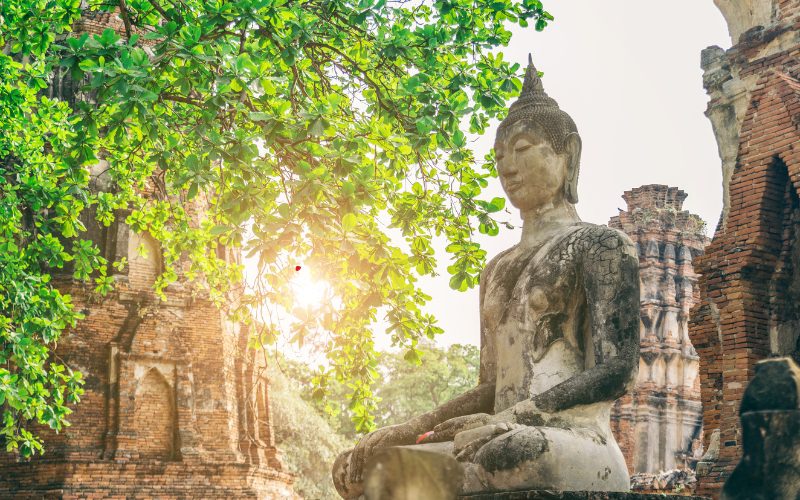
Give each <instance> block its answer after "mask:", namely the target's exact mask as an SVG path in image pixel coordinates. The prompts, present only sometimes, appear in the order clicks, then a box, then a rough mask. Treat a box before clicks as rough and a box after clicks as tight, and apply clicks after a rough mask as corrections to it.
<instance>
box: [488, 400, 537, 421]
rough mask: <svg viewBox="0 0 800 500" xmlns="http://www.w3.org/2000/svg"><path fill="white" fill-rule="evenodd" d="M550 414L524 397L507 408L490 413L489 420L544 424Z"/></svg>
mask: <svg viewBox="0 0 800 500" xmlns="http://www.w3.org/2000/svg"><path fill="white" fill-rule="evenodd" d="M550 417H551V414H550V413H548V412H546V411H544V410H542V409H541V408H539V407H538V406H536V403H535V402H534V401H533V400H532V399H525V400H523V401H520V402H519V403H517V404H515V405H514V406H512V407H511V408H507V409H505V410H503V411H501V412H500V413H497V414H495V415H492V417H491V419H490V422H493V423H501V422H510V423H515V424H521V425H527V426H534V427H537V426H542V425H546V424H547V421H548V420H549V419H550Z"/></svg>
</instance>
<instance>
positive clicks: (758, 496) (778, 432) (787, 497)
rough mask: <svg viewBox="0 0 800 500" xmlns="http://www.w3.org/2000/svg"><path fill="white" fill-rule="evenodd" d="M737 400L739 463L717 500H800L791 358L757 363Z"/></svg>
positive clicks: (796, 379) (798, 409)
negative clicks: (745, 388) (741, 452)
mask: <svg viewBox="0 0 800 500" xmlns="http://www.w3.org/2000/svg"><path fill="white" fill-rule="evenodd" d="M755 371H756V374H755V376H754V377H753V380H752V381H751V382H750V384H748V386H747V390H746V391H745V393H744V397H743V398H742V405H741V412H740V413H741V417H742V448H743V450H744V454H743V456H742V460H741V461H740V462H739V465H737V466H736V468H735V469H734V471H733V473H732V474H731V476H730V477H729V478H728V480H727V481H726V482H725V487H724V488H723V490H722V500H768V499H769V500H796V499H797V498H800V370H798V368H797V365H795V363H794V362H793V361H792V360H791V359H790V358H781V359H770V360H765V361H761V362H760V363H758V364H757V365H756V370H755Z"/></svg>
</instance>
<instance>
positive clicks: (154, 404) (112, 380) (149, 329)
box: [103, 300, 200, 461]
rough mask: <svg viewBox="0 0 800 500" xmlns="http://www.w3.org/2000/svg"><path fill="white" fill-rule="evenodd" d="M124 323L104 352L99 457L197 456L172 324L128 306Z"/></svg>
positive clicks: (186, 381)
mask: <svg viewBox="0 0 800 500" xmlns="http://www.w3.org/2000/svg"><path fill="white" fill-rule="evenodd" d="M129 311H130V314H129V319H131V321H127V322H126V324H125V325H124V326H123V330H122V331H121V333H120V335H118V336H117V337H116V338H115V339H114V340H113V341H112V342H110V343H109V350H108V356H109V359H108V381H109V384H108V387H109V392H108V399H107V404H106V407H107V411H106V434H105V450H104V453H103V457H104V458H107V459H115V460H126V459H128V460H159V461H182V460H186V459H187V457H191V456H196V455H198V454H199V453H200V450H199V444H198V439H197V436H198V433H197V430H196V425H195V418H194V406H195V405H194V395H193V389H192V379H193V376H192V368H191V363H189V362H188V360H189V356H188V353H187V352H186V349H185V348H184V346H183V343H182V342H181V340H180V339H181V332H180V331H179V330H178V329H176V328H174V327H173V326H172V324H173V323H174V322H177V320H179V319H180V318H173V321H172V322H171V321H169V320H168V319H167V318H164V317H161V316H159V315H157V314H153V313H149V312H148V308H147V305H146V304H143V303H142V302H137V301H135V300H130V301H129Z"/></svg>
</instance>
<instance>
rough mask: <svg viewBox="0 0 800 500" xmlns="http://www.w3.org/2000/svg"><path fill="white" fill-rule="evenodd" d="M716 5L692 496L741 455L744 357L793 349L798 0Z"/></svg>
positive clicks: (713, 485)
mask: <svg viewBox="0 0 800 500" xmlns="http://www.w3.org/2000/svg"><path fill="white" fill-rule="evenodd" d="M715 3H716V4H717V6H718V7H719V8H720V10H721V11H722V13H723V15H724V16H725V19H726V21H727V22H728V27H729V31H730V34H731V39H732V42H733V44H734V45H733V47H731V48H730V49H728V50H727V51H723V50H722V49H720V48H719V47H710V48H708V49H706V50H704V51H703V55H702V65H703V69H704V75H703V83H704V86H705V88H706V90H707V92H708V94H709V96H710V102H709V105H708V110H707V112H706V114H707V115H708V117H709V118H710V120H711V123H712V125H713V127H714V133H715V135H716V138H717V142H718V145H719V152H720V157H721V160H722V172H723V192H724V208H723V212H722V216H721V218H720V221H719V225H718V227H717V230H716V234H715V235H714V238H713V240H712V242H711V244H710V245H709V246H708V247H707V248H706V255H705V256H704V257H703V258H701V259H700V260H698V261H696V262H695V270H696V271H697V272H698V273H699V274H701V275H702V276H701V278H700V280H699V285H700V295H701V302H700V303H699V305H698V306H697V307H696V308H695V309H694V310H693V313H692V320H691V324H690V337H691V339H692V343H693V344H694V346H695V348H696V349H697V352H698V354H699V355H700V382H701V395H702V401H703V426H704V429H705V436H706V440H707V441H708V440H709V439H710V438H711V437H712V436H713V435H714V434H715V431H716V433H717V434H718V437H719V448H718V450H711V452H712V453H709V455H708V456H707V457H705V458H704V460H703V462H701V465H702V467H698V482H699V486H698V493H700V494H714V495H718V493H719V491H720V489H721V487H722V483H723V482H724V480H725V478H726V477H727V476H728V475H729V474H730V472H731V471H732V470H733V468H734V467H735V465H736V464H737V462H738V461H739V458H740V457H741V453H742V448H741V445H742V436H741V429H740V425H739V404H740V402H741V398H742V394H743V392H744V390H745V388H746V386H747V383H748V381H749V380H750V379H751V378H752V377H753V366H754V364H755V363H756V362H757V361H759V360H761V359H763V358H765V357H768V356H770V355H791V356H794V357H795V358H797V357H798V348H799V347H800V344H799V343H798V334H800V328H799V327H800V267H798V266H799V265H800V242H798V235H799V234H800V232H799V230H800V227H798V222H800V200H799V199H798V186H800V131H798V126H799V125H800V2H797V1H796V0H763V1H753V0H749V1H748V0H735V1H734V0H715ZM715 440H716V438H715ZM706 444H707V445H708V443H706Z"/></svg>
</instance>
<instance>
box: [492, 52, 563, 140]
mask: <svg viewBox="0 0 800 500" xmlns="http://www.w3.org/2000/svg"><path fill="white" fill-rule="evenodd" d="M519 121H526V122H530V123H531V124H537V125H540V126H541V127H542V128H543V129H544V132H545V133H546V134H547V135H548V137H549V138H550V141H551V143H552V145H553V147H554V148H555V149H556V150H557V151H559V152H560V151H561V150H562V147H563V145H564V139H565V138H566V136H567V135H568V134H569V133H572V132H577V128H576V127H575V123H574V122H573V121H572V118H570V116H569V115H568V114H567V113H566V112H564V111H562V110H561V109H560V108H559V107H558V103H557V102H556V101H555V99H553V98H552V97H550V96H548V95H547V93H546V92H545V91H544V85H543V84H542V79H541V78H539V72H538V71H537V70H536V66H534V65H533V58H532V57H531V55H530V54H528V67H527V68H526V69H525V78H524V80H523V81H522V91H521V92H520V94H519V97H518V98H517V100H516V101H515V102H514V104H512V105H511V107H510V108H509V109H508V116H506V119H505V120H503V121H502V122H501V123H500V126H499V127H498V130H497V134H498V136H499V135H501V134H502V132H503V131H504V129H507V128H508V127H510V126H511V125H513V124H515V123H517V122H519Z"/></svg>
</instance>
